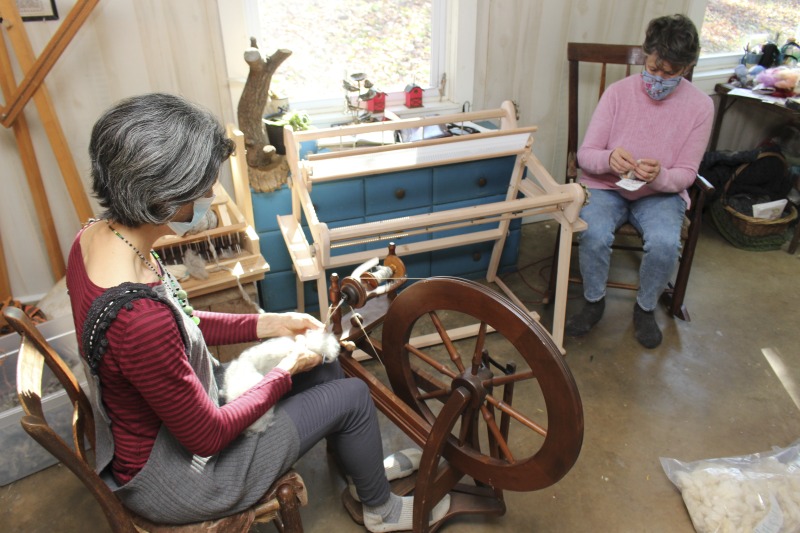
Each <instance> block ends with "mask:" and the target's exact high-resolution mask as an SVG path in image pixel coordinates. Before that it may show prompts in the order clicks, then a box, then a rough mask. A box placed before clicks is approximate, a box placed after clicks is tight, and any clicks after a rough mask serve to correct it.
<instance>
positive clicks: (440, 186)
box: [433, 156, 516, 204]
mask: <svg viewBox="0 0 800 533" xmlns="http://www.w3.org/2000/svg"><path fill="white" fill-rule="evenodd" d="M515 160H516V157H515V156H507V157H498V158H495V159H486V160H483V161H471V162H469V163H458V164H455V165H445V166H441V167H434V168H433V203H435V204H442V203H450V202H458V201H460V200H467V199H470V198H483V197H487V196H495V195H498V194H502V195H505V194H506V191H508V184H509V181H510V180H511V171H512V170H513V169H514V161H515Z"/></svg>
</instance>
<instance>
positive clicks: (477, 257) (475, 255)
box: [472, 252, 481, 263]
mask: <svg viewBox="0 0 800 533" xmlns="http://www.w3.org/2000/svg"><path fill="white" fill-rule="evenodd" d="M472 260H473V261H475V262H476V263H477V262H478V261H480V260H481V253H480V252H472Z"/></svg>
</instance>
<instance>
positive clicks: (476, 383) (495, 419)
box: [382, 278, 583, 491]
mask: <svg viewBox="0 0 800 533" xmlns="http://www.w3.org/2000/svg"><path fill="white" fill-rule="evenodd" d="M467 325H474V328H473V330H472V331H471V333H472V334H471V336H467V337H464V336H463V335H460V334H458V333H454V332H455V331H456V330H457V329H458V328H463V327H464V326H467ZM458 331H463V329H461V330H458ZM423 335H424V336H425V339H426V340H425V341H424V342H422V341H420V342H418V339H421V338H422V336H423ZM431 336H432V337H434V338H435V339H436V340H439V341H441V342H439V343H438V344H436V345H431V343H430V342H429V340H430V337H431ZM382 345H383V360H384V365H385V366H386V372H387V375H388V378H389V381H390V383H391V386H392V389H393V390H394V393H395V394H396V395H397V396H399V397H400V398H401V399H402V400H403V401H404V402H405V403H407V404H408V405H409V406H411V407H412V408H413V409H415V410H416V411H417V412H418V413H419V414H420V415H422V416H423V417H424V418H425V419H427V420H428V421H429V422H430V423H431V425H433V424H434V423H435V422H436V419H437V417H438V416H439V414H440V412H441V411H442V407H443V405H444V404H446V403H447V401H448V399H449V398H450V396H451V394H452V393H453V392H454V391H455V390H457V389H460V390H463V391H466V392H467V393H468V394H469V395H470V402H469V403H468V404H467V405H466V406H465V408H464V409H463V411H462V412H461V414H460V419H459V420H458V422H457V423H456V424H455V425H454V427H453V429H452V432H451V433H450V434H449V436H447V444H446V446H445V449H444V452H443V455H444V457H445V458H446V459H447V460H448V461H449V462H450V463H451V464H452V465H453V466H454V467H456V468H457V469H458V470H460V471H462V472H465V473H468V474H469V475H470V476H472V477H473V478H475V479H476V480H478V481H480V482H483V483H486V484H488V485H491V486H492V487H494V488H496V489H501V490H506V489H507V490H516V491H528V490H537V489H541V488H544V487H547V486H549V485H551V484H553V483H555V482H556V481H558V480H559V479H561V478H562V477H563V476H564V475H565V474H566V473H567V472H568V471H569V469H570V468H571V467H572V465H573V464H574V463H575V461H576V460H577V457H578V453H579V452H580V449H581V444H582V442H583V407H582V405H581V400H580V396H579V394H578V390H577V387H576V385H575V382H574V380H573V378H572V374H571V373H570V371H569V368H568V367H567V366H566V364H565V362H564V358H563V356H562V355H561V352H560V351H559V349H558V348H557V346H556V345H555V343H554V342H553V341H552V339H551V338H550V336H549V334H548V333H547V332H546V331H545V330H544V328H542V326H541V325H540V324H538V323H537V322H536V321H535V320H533V319H532V318H531V317H530V316H529V315H528V314H527V313H526V312H525V311H523V310H522V309H521V308H519V307H518V306H516V305H515V304H514V303H513V302H511V301H509V300H508V299H507V298H505V297H504V296H502V295H500V294H498V293H496V292H494V291H492V290H491V289H489V288H487V287H484V286H483V285H480V284H477V283H474V282H471V281H467V280H463V279H459V278H430V279H426V280H422V281H419V282H417V283H415V284H414V285H412V286H411V287H409V288H407V289H406V290H405V291H403V292H402V293H401V294H400V295H399V296H398V297H397V298H396V299H395V300H394V301H393V302H392V304H391V306H390V308H389V311H388V313H387V314H386V317H385V320H384V322H383V333H382ZM431 438H438V436H434V435H432V436H431Z"/></svg>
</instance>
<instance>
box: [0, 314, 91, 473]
mask: <svg viewBox="0 0 800 533" xmlns="http://www.w3.org/2000/svg"><path fill="white" fill-rule="evenodd" d="M37 328H38V329H39V331H41V332H42V335H44V338H45V339H47V342H49V343H50V345H51V346H52V347H53V348H54V349H55V350H56V352H58V354H59V355H60V356H61V358H62V359H64V361H65V362H66V363H67V364H68V365H69V367H70V368H71V369H72V372H73V373H74V374H75V376H76V377H77V378H78V381H79V382H80V383H81V386H82V387H84V389H85V388H86V378H85V375H84V372H83V366H82V364H81V362H80V356H79V353H78V343H77V340H76V337H75V327H74V325H73V322H72V316H71V315H66V316H62V317H59V318H55V319H53V320H48V321H47V322H43V323H42V324H39V325H38V326H37ZM19 342H20V338H19V335H17V334H16V333H12V334H10V335H4V336H2V337H0V408H2V409H3V410H2V412H0V450H2V453H1V454H0V486H4V485H7V484H9V483H12V482H14V481H16V480H18V479H22V478H24V477H25V476H29V475H30V474H33V473H35V472H38V471H40V470H42V469H44V468H47V467H48V466H51V465H54V464H56V463H57V461H56V458H55V457H53V456H52V455H50V452H48V451H47V450H45V449H44V448H42V447H41V446H40V445H39V443H38V442H36V441H35V440H33V438H32V437H31V436H30V435H28V434H27V433H25V430H23V429H22V426H21V425H20V423H19V421H20V419H21V418H22V416H23V414H24V412H23V410H22V407H20V406H19V402H18V400H17V380H16V376H17V354H18V353H19ZM42 387H43V390H42V394H43V396H44V398H43V399H42V407H43V408H44V414H45V417H46V418H47V421H48V423H50V425H51V426H52V427H53V428H54V429H55V430H56V431H57V432H58V434H59V435H60V436H61V438H62V439H64V440H65V441H66V442H67V443H69V444H71V443H72V429H71V421H72V407H71V406H70V403H69V397H68V396H67V393H66V392H65V391H64V389H63V388H62V387H61V385H60V384H59V382H58V380H57V379H56V377H55V376H54V375H53V374H52V372H50V369H49V368H47V366H45V368H44V379H43V385H42Z"/></svg>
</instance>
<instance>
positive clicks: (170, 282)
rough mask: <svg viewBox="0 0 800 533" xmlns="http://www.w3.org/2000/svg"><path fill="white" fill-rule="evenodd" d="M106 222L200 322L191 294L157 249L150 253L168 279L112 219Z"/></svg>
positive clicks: (187, 311) (196, 320)
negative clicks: (163, 261)
mask: <svg viewBox="0 0 800 533" xmlns="http://www.w3.org/2000/svg"><path fill="white" fill-rule="evenodd" d="M106 224H107V225H108V229H110V230H111V231H112V232H114V235H116V236H117V237H119V238H120V240H122V241H123V242H124V243H125V244H127V245H128V246H130V247H131V249H132V250H133V251H134V252H136V255H138V256H139V259H141V260H142V261H143V262H144V264H145V265H147V268H149V269H150V270H152V271H153V274H155V275H156V277H157V278H158V279H159V280H160V281H161V284H162V285H164V287H167V288H169V290H170V292H172V296H174V297H175V299H176V300H178V302H179V303H180V304H181V308H182V309H183V312H184V313H186V315H187V316H188V317H189V318H191V319H192V321H193V322H194V323H195V324H199V323H200V317H199V316H194V307H192V306H191V305H189V296H188V295H187V294H186V291H185V290H183V289H181V288H180V286H179V285H178V281H177V280H176V279H175V278H174V277H173V276H172V274H170V272H169V270H167V268H166V267H165V266H164V263H162V262H161V258H160V257H159V256H158V253H156V251H155V250H150V253H151V254H152V255H153V257H155V258H156V262H157V263H158V266H159V267H160V268H161V271H163V272H166V274H167V279H166V280H165V279H164V276H162V275H161V272H159V271H158V269H156V267H155V266H153V264H152V263H151V262H150V261H148V260H147V258H146V257H145V256H144V254H143V253H142V252H140V251H139V249H138V248H137V247H136V246H134V245H133V243H131V242H130V241H129V240H128V239H126V238H125V237H124V236H123V235H122V234H121V233H120V232H119V231H117V230H116V228H114V226H112V225H111V221H110V220H108V219H106Z"/></svg>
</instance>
